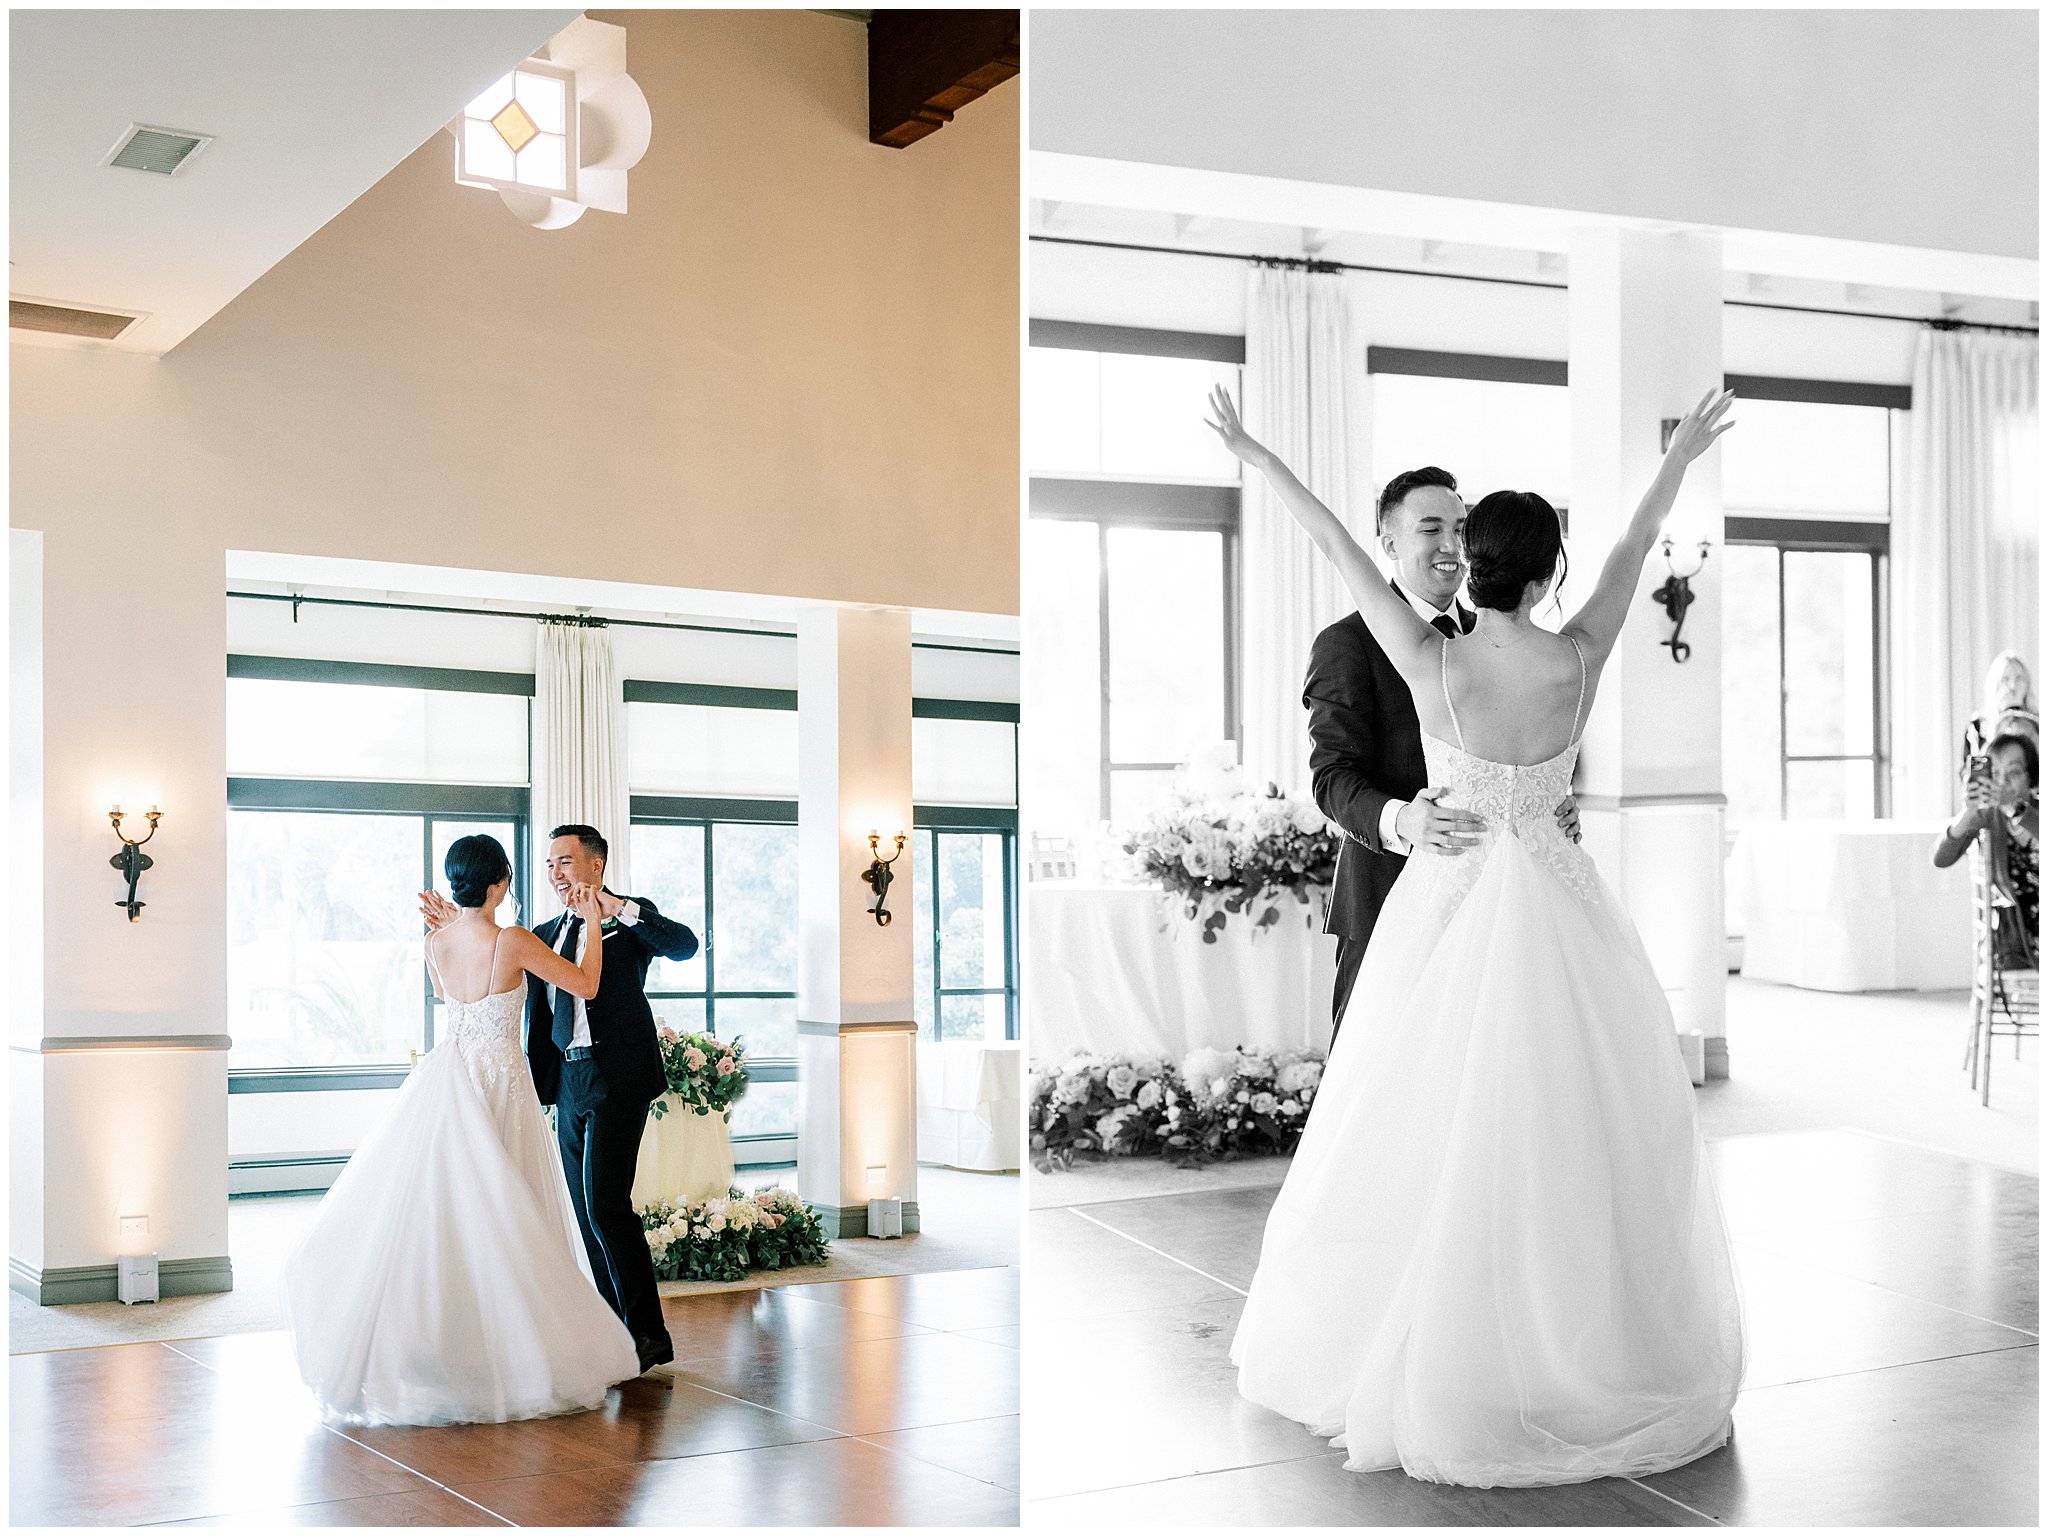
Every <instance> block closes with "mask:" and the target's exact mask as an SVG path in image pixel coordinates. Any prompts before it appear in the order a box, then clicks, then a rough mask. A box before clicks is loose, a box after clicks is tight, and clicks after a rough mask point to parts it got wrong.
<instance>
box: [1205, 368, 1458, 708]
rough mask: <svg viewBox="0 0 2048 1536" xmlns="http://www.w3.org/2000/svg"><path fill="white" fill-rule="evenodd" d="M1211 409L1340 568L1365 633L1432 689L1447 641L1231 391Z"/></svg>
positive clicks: (1215, 422) (1213, 400)
mask: <svg viewBox="0 0 2048 1536" xmlns="http://www.w3.org/2000/svg"><path fill="white" fill-rule="evenodd" d="M1209 408H1210V410H1211V412H1212V413H1213V414H1212V417H1211V419H1210V421H1209V428H1210V430H1211V431H1213V432H1214V433H1215V434H1216V435H1217V436H1218V437H1220V438H1222V439H1223V446H1224V447H1226V448H1228V449H1229V450H1230V451H1231V452H1232V453H1233V454H1235V455H1236V456H1237V457H1238V458H1240V459H1242V460H1243V461H1244V462H1245V463H1246V464H1248V465H1250V466H1251V467H1252V468H1253V469H1256V470H1258V471H1260V472H1261V473H1263V474H1264V475H1265V477H1266V478H1267V479H1268V480H1270V481H1271V482H1272V483H1273V489H1274V490H1275V491H1276V492H1278V493H1279V496H1280V500H1281V501H1282V502H1283V503H1284V504H1285V505H1286V507H1287V510H1288V511H1289V512H1291V513H1293V514H1294V520H1295V521H1296V522H1297V523H1300V524H1301V526H1302V528H1303V530H1304V531H1305V532H1306V533H1307V534H1308V536H1309V537H1310V538H1311V539H1313V540H1315V545H1316V548H1317V549H1320V550H1321V551H1322V552H1323V553H1324V555H1326V556H1327V557H1328V558H1329V560H1330V563H1331V564H1332V565H1334V566H1336V567H1337V574H1338V575H1340V576H1342V577H1343V578H1344V585H1345V586H1347V587H1349V588H1350V589H1351V599H1352V601H1353V602H1355V603H1357V604H1358V611H1359V613H1360V614H1361V615H1362V616H1363V617H1364V619H1365V626H1366V628H1367V629H1370V630H1371V631H1372V637H1373V639H1375V640H1377V641H1378V642H1379V645H1380V649H1381V650H1383V651H1385V652H1386V653H1387V660H1389V661H1391V662H1392V663H1393V664H1394V668H1395V670H1396V671H1398V672H1399V673H1400V674H1401V676H1402V678H1403V680H1404V681H1406V682H1407V683H1408V685H1409V686H1410V687H1411V688H1413V687H1415V686H1416V683H1417V680H1418V679H1420V680H1425V681H1429V682H1430V683H1431V685H1432V686H1433V685H1434V679H1435V677H1436V675H1437V665H1438V658H1437V642H1438V641H1439V640H1440V639H1441V638H1442V637H1441V636H1439V635H1438V634H1437V632H1436V631H1435V630H1433V629H1431V628H1430V627H1429V626H1428V625H1427V624H1425V623H1423V622H1422V620H1421V619H1419V618H1417V617H1416V615H1415V610H1414V609H1413V608H1410V607H1409V606H1408V605H1407V604H1406V603H1404V602H1403V601H1401V599H1400V598H1399V597H1398V596H1396V595H1395V592H1394V589H1393V587H1392V586H1390V585H1389V584H1388V583H1387V579H1386V578H1385V577H1384V576H1382V575H1381V574H1380V571H1379V567H1378V566H1377V565H1375V564H1373V560H1372V556H1371V555H1369V554H1367V553H1366V551H1365V547H1364V546H1363V545H1362V544H1360V543H1359V542H1358V540H1357V539H1355V538H1353V537H1352V536H1351V530H1350V529H1348V528H1346V527H1345V526H1344V524H1343V523H1342V522H1341V521H1339V520H1338V517H1337V514H1336V513H1334V512H1332V511H1331V510H1330V509H1329V508H1328V507H1326V506H1324V505H1323V503H1322V502H1321V501H1320V500H1318V499H1317V497H1316V495H1315V493H1314V492H1313V491H1311V490H1310V489H1309V488H1308V487H1307V486H1305V485H1303V484H1302V483H1301V481H1300V480H1298V479H1297V478H1295V474H1294V471H1293V470H1291V469H1289V468H1288V467H1287V466H1286V465H1285V464H1284V463H1282V462H1281V461H1280V458H1279V456H1278V455H1277V454H1275V453H1274V452H1273V450H1272V449H1270V448H1268V447H1267V446H1266V445H1265V444H1264V443H1261V442H1259V441H1258V440H1257V439H1256V438H1254V437H1253V436H1252V435H1251V434H1250V433H1249V432H1247V431H1245V429H1244V423H1243V422H1241V421H1239V420H1238V417H1237V407H1236V406H1235V405H1234V404H1232V402H1231V399H1230V394H1229V392H1228V391H1227V390H1225V389H1223V388H1221V387H1220V386H1219V387H1218V388H1217V389H1216V390H1215V391H1214V392H1213V393H1212V394H1211V395H1210V396H1209ZM1411 674H1413V675H1412V676H1411Z"/></svg>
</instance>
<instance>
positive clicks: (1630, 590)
mask: <svg viewBox="0 0 2048 1536" xmlns="http://www.w3.org/2000/svg"><path fill="white" fill-rule="evenodd" d="M1734 402H1735V391H1734V390H1732V389H1723V390H1713V389H1710V390H1708V391H1707V392H1706V393H1705V394H1704V395H1702V396H1700V403H1699V404H1698V405H1695V406H1694V407H1693V408H1692V409H1691V410H1690V411H1688V412H1687V413H1686V416H1685V419H1684V420H1683V421H1681V422H1679V424H1678V426H1677V427H1676V429H1674V430H1673V432H1672V434H1671V442H1670V443H1669V445H1668V446H1666V448H1665V449H1664V462H1663V463H1662V464H1660V465H1658V466H1657V477H1656V479H1654V480H1652V481H1651V482H1650V488H1649V489H1648V490H1647V491H1645V492H1643V499H1642V501H1641V502H1639V503H1638V504H1637V506H1636V515H1635V516H1634V517H1633V518H1631V519H1629V525H1628V528H1627V530H1626V531H1625V532H1624V533H1623V534H1622V536H1621V538H1620V539H1619V540H1618V541H1616V543H1615V546H1614V549H1613V551H1612V552H1611V553H1610V554H1609V555H1608V556H1607V564H1606V565H1604V566H1603V567H1601V570H1600V580H1599V581H1598V582H1597V583H1595V585H1594V587H1593V595H1592V596H1591V597H1589V598H1587V599H1586V604H1585V606H1584V607H1583V608H1581V609H1580V610H1579V611H1578V612H1577V613H1575V614H1573V615H1572V618H1571V622H1570V623H1569V624H1567V625H1565V627H1564V633H1566V634H1572V635H1576V636H1578V638H1579V641H1580V644H1581V646H1582V647H1583V648H1584V650H1585V652H1586V664H1587V665H1588V666H1589V667H1593V668H1595V669H1597V668H1598V667H1599V665H1600V663H1601V662H1603V661H1605V660H1606V659H1607V655H1608V653H1609V652H1610V651H1612V650H1613V649H1614V642H1615V641H1616V640H1617V639H1619V638H1620V636H1621V626H1622V622H1623V620H1625V619H1626V618H1627V617H1628V609H1629V603H1630V602H1631V601H1632V600H1633V599H1634V597H1635V595H1636V583H1637V582H1638V581H1640V580H1641V579H1642V575H1643V562H1644V561H1645V560H1647V559H1649V558H1650V551H1651V550H1652V549H1653V548H1655V547H1656V543H1657V535H1658V534H1659V533H1660V532H1662V531H1663V528H1664V519H1665V518H1667V517H1669V516H1670V515H1671V504H1672V503H1673V502H1675V501H1676V500H1677V499H1678V487H1679V485H1680V484H1681V483H1682V482H1683V481H1684V479H1685V470H1686V466H1687V465H1689V464H1691V463H1692V461H1693V460H1694V459H1696V458H1698V457H1699V456H1700V455H1701V454H1703V453H1705V452H1706V451H1707V449H1708V448H1710V447H1712V446H1713V444H1714V440H1715V439H1716V438H1718V437H1719V436H1720V435H1721V434H1722V433H1723V432H1726V431H1727V430H1728V429H1729V428H1730V427H1732V426H1734V425H1735V423H1734V422H1732V421H1725V420H1723V419H1722V418H1723V417H1725V416H1726V415H1727V413H1728V407H1729V406H1730V405H1732V404H1734Z"/></svg>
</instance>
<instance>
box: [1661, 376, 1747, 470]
mask: <svg viewBox="0 0 2048 1536" xmlns="http://www.w3.org/2000/svg"><path fill="white" fill-rule="evenodd" d="M1734 403H1735V391H1734V390H1732V389H1718V390H1716V389H1710V390H1708V391H1707V392H1706V393H1705V394H1704V395H1701V396H1700V403H1699V404H1698V405H1696V406H1694V407H1693V408H1692V409H1691V410H1690V411H1687V412H1686V413H1685V417H1684V419H1683V420H1682V421H1680V422H1679V423H1678V425H1677V426H1676V427H1674V428H1673V429H1672V432H1671V441H1670V442H1669V443H1668V444H1666V445H1665V448H1664V456H1665V457H1666V458H1667V459H1670V460H1672V461H1674V462H1676V463H1677V464H1678V465H1679V466H1680V467H1681V468H1683V467H1684V466H1685V465H1687V464H1690V463H1691V462H1692V461H1693V460H1694V459H1696V458H1698V457H1699V456H1700V455H1701V454H1703V453H1705V452H1706V451H1707V450H1708V449H1709V448H1711V447H1713V445H1714V440H1715V439H1716V438H1718V437H1719V436H1720V435H1721V434H1722V433H1723V432H1726V431H1727V430H1728V429H1729V428H1730V427H1732V426H1734V425H1735V423H1734V422H1732V421H1725V420H1723V419H1722V418H1723V417H1725V416H1726V415H1727V414H1728V407H1729V406H1731V405H1733V404H1734Z"/></svg>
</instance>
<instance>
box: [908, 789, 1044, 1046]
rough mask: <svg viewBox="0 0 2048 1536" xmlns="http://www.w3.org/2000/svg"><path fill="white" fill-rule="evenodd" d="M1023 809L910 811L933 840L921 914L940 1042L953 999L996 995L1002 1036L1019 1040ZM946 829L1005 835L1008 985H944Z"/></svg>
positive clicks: (915, 828) (918, 829)
mask: <svg viewBox="0 0 2048 1536" xmlns="http://www.w3.org/2000/svg"><path fill="white" fill-rule="evenodd" d="M1017 826H1018V813H1017V812H1016V811H1000V810H996V809H993V808H990V807H979V806H935V805H928V806H918V807H916V808H915V810H914V811H913V813H912V815H911V830H912V832H913V833H915V834H920V835H922V836H923V837H925V838H927V839H928V840H929V845H930V848H931V862H930V868H931V871H932V879H931V909H930V910H929V911H928V912H920V913H919V914H918V921H919V922H923V923H929V925H930V931H931V938H932V987H931V1004H932V1040H933V1042H934V1043H938V1042H939V1041H940V1035H939V1024H940V1021H941V1020H942V1019H943V1018H944V1017H945V999H947V998H949V997H995V996H1001V997H1002V999H1003V1039H1004V1040H1006V1041H1011V1040H1016V1039H1017V1038H1018V1031H1019V1023H1020V1016H1019V1009H1018V1003H1017V996H1018V994H1017V972H1018V942H1017V940H1018V926H1017V917H1018V912H1017V909H1018V907H1019V906H1020V905H1022V903H1021V902H1020V900H1019V895H1020V891H1021V885H1020V869H1019V865H1018V853H1017ZM946 833H966V834H969V835H975V836H992V837H999V838H1001V839H1002V843H1001V847H1002V854H1003V908H1004V923H1003V984H1002V985H1001V986H1000V987H949V986H947V985H946V984H945V953H946V949H945V926H944V924H943V923H942V922H941V921H940V917H939V880H938V839H939V838H940V837H941V836H942V835H944V834H946Z"/></svg>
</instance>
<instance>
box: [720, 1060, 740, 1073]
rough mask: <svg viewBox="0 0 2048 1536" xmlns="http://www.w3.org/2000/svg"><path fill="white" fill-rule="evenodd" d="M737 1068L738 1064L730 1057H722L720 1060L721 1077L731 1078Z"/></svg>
mask: <svg viewBox="0 0 2048 1536" xmlns="http://www.w3.org/2000/svg"><path fill="white" fill-rule="evenodd" d="M737 1066H738V1063H737V1062H735V1061H734V1060H733V1059H732V1058H731V1057H730V1056H721V1057H719V1058H718V1075H719V1076H720V1077H731V1076H732V1074H733V1072H734V1070H735V1069H736V1068H737Z"/></svg>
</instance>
